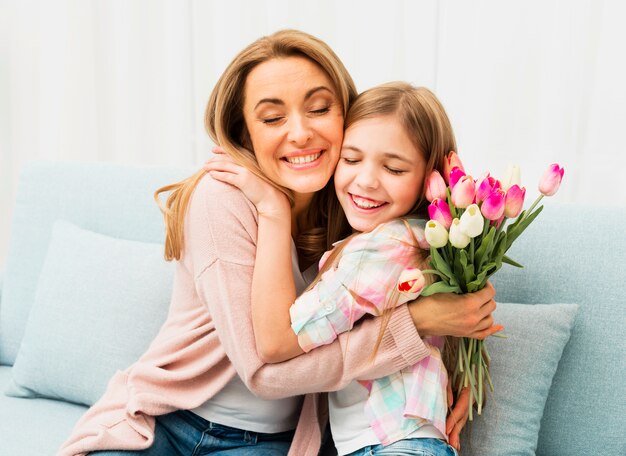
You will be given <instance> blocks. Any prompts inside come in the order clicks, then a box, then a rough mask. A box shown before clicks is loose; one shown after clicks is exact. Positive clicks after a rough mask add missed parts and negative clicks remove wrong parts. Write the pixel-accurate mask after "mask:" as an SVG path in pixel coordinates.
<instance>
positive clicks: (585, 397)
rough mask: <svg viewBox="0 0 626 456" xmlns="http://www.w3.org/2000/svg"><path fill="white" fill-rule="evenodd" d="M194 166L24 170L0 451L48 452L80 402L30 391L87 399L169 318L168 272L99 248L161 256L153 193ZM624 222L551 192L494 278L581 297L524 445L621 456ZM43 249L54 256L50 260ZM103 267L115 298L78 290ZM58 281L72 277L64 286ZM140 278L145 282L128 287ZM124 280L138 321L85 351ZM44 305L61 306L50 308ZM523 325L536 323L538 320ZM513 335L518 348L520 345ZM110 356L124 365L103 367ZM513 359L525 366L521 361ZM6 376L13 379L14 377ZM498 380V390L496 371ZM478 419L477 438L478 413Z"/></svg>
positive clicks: (7, 279) (524, 296)
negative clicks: (533, 435) (534, 430)
mask: <svg viewBox="0 0 626 456" xmlns="http://www.w3.org/2000/svg"><path fill="white" fill-rule="evenodd" d="M192 171H193V170H190V169H169V168H155V167H124V166H117V165H109V164H86V163H76V162H56V163H55V162H36V163H32V164H29V165H28V166H26V167H25V168H24V170H23V172H22V175H21V179H20V183H19V188H18V194H17V201H16V207H15V212H14V217H13V222H12V235H11V240H10V247H9V254H8V259H7V262H6V265H4V268H2V267H0V269H4V273H3V276H2V277H3V278H2V279H0V286H1V287H2V288H1V290H2V294H1V301H0V455H2V456H5V455H6V456H9V455H10V456H35V455H37V456H41V455H52V454H55V451H56V450H57V448H58V447H59V445H60V444H61V443H62V442H63V441H64V439H65V438H66V437H67V436H68V434H69V432H70V430H71V428H72V426H73V425H74V423H75V422H76V421H77V419H78V418H79V417H80V416H81V415H82V414H83V413H84V411H85V410H86V407H85V405H81V404H76V403H71V402H68V401H67V400H53V399H46V398H41V397H32V396H41V395H42V394H43V395H46V396H48V397H55V398H57V399H59V398H65V399H67V398H68V397H69V398H70V399H72V400H74V401H76V402H84V403H92V402H93V401H94V400H95V398H97V397H98V395H99V394H100V393H101V392H102V390H103V389H104V387H105V385H106V381H107V379H108V377H109V376H110V375H111V374H112V372H113V371H114V370H115V369H120V368H124V367H125V366H126V365H127V364H128V362H130V360H132V359H134V358H135V357H136V356H137V354H138V353H141V352H142V351H143V350H144V349H145V348H146V346H147V343H148V342H149V341H150V339H151V338H152V337H153V335H154V333H155V332H156V331H157V330H158V327H159V325H160V323H161V322H162V321H163V319H164V318H165V312H166V310H167V302H168V299H169V295H168V294H167V293H168V292H169V291H168V290H169V287H170V286H171V278H172V277H171V268H170V269H168V266H167V265H166V266H164V265H162V264H159V265H158V268H161V269H159V270H158V271H157V272H155V273H154V274H160V276H159V278H158V279H155V283H152V284H150V283H149V282H150V278H149V277H148V278H146V277H139V278H135V276H134V275H133V274H135V273H136V270H137V269H141V268H142V267H138V266H137V265H138V264H139V265H141V264H142V263H141V262H140V261H141V259H138V258H130V257H128V258H126V259H125V260H124V261H119V262H118V263H121V264H110V263H106V261H107V260H105V257H106V258H109V256H110V258H118V257H116V256H115V255H122V256H123V255H135V256H138V255H139V253H133V252H146V253H145V255H154V252H155V251H157V252H159V251H160V246H159V245H158V244H160V243H162V241H163V221H162V217H161V214H160V212H159V211H158V209H157V207H156V205H155V203H154V201H153V199H152V193H153V191H154V190H155V189H156V188H158V187H160V186H162V185H165V184H167V183H171V182H174V181H177V180H179V179H181V178H183V177H186V176H187V175H189V174H190V173H191V172H192ZM529 193H532V192H531V190H529ZM58 220H65V221H67V222H69V223H70V224H71V225H70V224H65V223H64V222H58ZM625 226H626V209H625V208H618V209H615V208H595V207H588V206H587V207H580V206H575V205H563V204H561V205H559V204H552V202H551V201H546V208H545V210H544V213H543V214H542V215H541V216H540V218H539V219H538V220H537V222H536V223H535V224H534V225H533V226H531V227H530V228H529V229H528V230H527V232H526V233H525V234H524V235H523V236H522V237H521V238H520V239H519V240H518V242H517V243H516V245H515V246H514V247H513V249H512V250H511V252H510V256H511V257H513V258H514V259H515V260H517V261H518V262H520V263H522V264H524V265H525V269H524V270H517V269H515V268H512V267H509V266H505V267H503V269H502V270H501V271H500V272H499V273H498V274H497V276H496V277H495V279H494V280H493V283H494V285H495V286H496V289H497V291H498V294H497V297H496V300H497V301H498V302H499V303H505V302H512V303H513V302H514V303H522V304H538V303H546V304H555V303H574V304H578V305H579V306H580V307H579V310H578V313H577V315H575V318H574V317H572V318H573V319H572V325H573V328H572V329H571V338H570V337H569V328H568V329H567V331H568V334H567V337H566V338H565V339H563V344H562V345H561V346H560V348H559V349H558V350H557V351H556V352H555V353H556V355H557V357H556V358H555V360H554V361H553V369H556V374H555V375H554V378H553V379H552V374H553V373H554V372H553V371H552V372H549V373H548V375H547V377H546V378H545V379H544V380H546V379H547V381H548V384H547V385H548V389H549V394H548V395H547V401H545V397H544V398H543V401H542V402H541V403H540V407H541V409H540V413H541V412H543V416H542V418H541V428H540V431H539V438H538V443H537V441H536V440H535V441H528V442H527V443H528V445H529V447H532V448H534V446H535V445H536V446H537V451H536V452H537V454H538V455H543V456H559V455H563V456H573V455H581V456H582V455H607V456H612V455H614V456H618V455H621V456H623V455H625V454H626V439H625V437H624V435H625V433H624V428H625V427H626V426H625V425H626V421H625V418H624V417H625V416H626V345H625V340H626V337H625V336H626V334H625V331H624V324H625V323H626V273H624V269H623V265H622V263H623V262H624V261H625V260H626V229H625V228H624V227H625ZM73 230H74V231H73ZM53 233H54V235H53ZM68 233H69V234H68ZM94 233H97V234H94ZM102 235H103V236H102ZM64 236H65V237H64ZM90 236H91V237H90ZM120 239H121V240H124V241H119V240H120ZM53 240H54V242H53ZM90 240H93V242H94V243H95V244H98V245H99V246H100V247H101V248H102V249H103V250H101V252H102V253H101V254H93V253H90V251H86V247H85V246H86V245H87V246H88V245H89V242H92V241H90ZM127 241H128V243H126V242H127ZM64 242H65V243H64ZM68 242H69V243H68ZM84 242H86V243H87V244H84ZM73 246H74V247H73ZM107 246H109V247H107ZM116 246H121V247H120V248H119V249H118V248H117V247H116ZM55 249H60V250H59V252H60V253H59V252H57V253H54V252H55ZM142 249H144V250H142ZM74 250H76V251H74ZM129 252H130V253H129ZM52 255H57V256H59V258H51V256H52ZM142 255H143V254H142ZM158 255H160V253H158ZM92 256H96V258H92ZM68 257H69V258H76V260H72V261H76V262H78V263H80V264H72V263H70V264H69V267H70V269H69V270H72V271H74V272H72V277H70V278H68V277H66V276H65V275H67V273H65V275H63V274H64V272H63V271H64V270H67V269H64V268H68V264H67V261H68V260H67V258H68ZM90 258H92V260H93V270H94V271H98V272H97V273H94V274H90V272H91V267H89V266H88V265H87V266H86V265H85V263H84V262H85V261H87V262H88V261H89V259H90ZM150 258H152V257H150ZM137 261H139V263H137ZM160 261H161V260H154V263H159V262H160ZM102 262H105V263H102ZM71 267H74V268H75V269H71ZM150 267H151V266H150V265H147V266H146V268H147V269H149V268H150ZM155 267H156V266H155ZM102 271H111V276H112V277H115V278H116V279H115V280H121V281H123V280H125V279H126V278H127V277H132V279H129V280H131V282H130V285H124V286H120V287H121V288H123V289H122V290H121V291H122V293H120V294H112V293H116V292H117V291H116V290H114V288H116V286H111V285H107V286H106V287H103V289H101V290H100V289H93V288H94V285H85V286H82V284H85V283H87V282H88V283H89V284H91V283H105V284H106V283H107V282H106V281H107V280H109V277H108V274H106V273H104V274H103V272H102ZM118 278H119V279H118ZM72 280H79V281H80V283H75V282H72ZM92 280H93V281H94V282H91V281H92ZM65 281H67V284H70V285H67V284H65V285H63V283H65ZM103 281H104V282H103ZM141 281H144V282H147V283H143V284H138V283H137V282H141ZM157 282H158V283H157ZM63 286H65V287H66V288H63ZM68 286H69V288H67V287H68ZM125 287H129V288H128V290H129V291H128V293H126V294H132V295H133V296H132V299H134V300H135V301H133V302H134V303H143V304H142V305H137V306H135V305H133V306H128V307H127V312H128V314H129V316H131V317H132V318H133V319H135V321H132V322H130V323H129V322H124V320H123V319H122V320H120V321H119V322H118V321H116V322H115V323H114V326H112V327H113V329H115V328H117V329H118V332H117V333H116V334H117V335H119V337H120V341H116V343H117V345H115V344H114V343H110V344H109V343H107V344H101V343H100V345H96V346H89V345H88V344H89V343H91V342H92V341H93V340H94V339H97V338H98V337H102V335H98V334H100V333H99V332H98V331H100V330H101V325H104V324H105V323H106V322H105V320H107V319H108V318H109V317H112V316H115V317H116V318H117V317H119V316H120V315H121V316H122V317H123V316H124V315H125V313H126V310H124V308H122V309H121V310H120V308H119V307H115V306H119V305H120V304H119V302H120V300H121V301H123V300H124V299H125V298H124V294H125V292H126V291H127V290H126V288H125ZM159 287H160V288H159ZM50 290H52V291H50ZM155 290H156V292H155ZM55 293H56V295H55ZM89 293H92V294H93V296H94V299H100V301H98V303H97V305H95V306H94V307H93V312H97V317H96V318H95V319H94V320H89V318H90V316H91V313H92V310H91V307H90V306H91V305H92V304H91V303H90V302H88V301H89V296H91V295H90V294H89ZM142 293H145V295H144V294H142ZM151 293H152V294H151ZM155 293H158V295H157V294H155ZM75 294H76V296H78V297H80V299H82V301H81V302H79V303H71V302H70V301H71V300H72V299H76V296H74V295H75ZM162 294H165V296H162V297H161V298H159V299H156V298H154V297H153V296H159V295H162ZM51 295H54V296H51ZM142 296H145V299H144V298H143V297H142ZM65 298H67V299H65ZM51 302H52V303H55V304H54V305H55V306H56V305H58V306H59V307H58V308H56V307H55V308H52V309H51V308H50V305H51V304H50V303H51ZM107 303H110V305H111V308H110V309H108V308H107V306H108V304H107ZM46 306H48V307H46ZM72 306H74V307H72ZM503 307H505V306H504V305H503ZM31 308H32V310H33V312H30V310H31ZM524 308H526V307H524ZM536 308H537V309H539V307H536ZM72 309H74V310H72ZM138 309H139V310H138ZM145 309H148V310H147V311H146V310H145ZM528 309H530V308H528ZM499 311H500V309H499ZM136 312H143V313H140V314H137V313H136ZM137 315H139V316H137ZM503 315H504V314H503ZM529 315H532V314H529ZM548 315H551V314H548ZM571 315H574V314H570V316H571ZM529 318H530V319H532V318H533V317H529ZM137 319H141V321H140V322H137V321H136V320H137ZM548 320H549V319H548ZM544 323H546V324H548V325H549V324H550V323H551V322H550V321H547V322H544ZM526 324H528V325H529V326H531V327H536V326H537V325H535V324H534V323H533V321H527V322H526ZM63 325H66V327H63ZM115 325H117V326H115ZM124 325H127V326H124ZM128 325H130V326H128ZM133 325H134V326H133ZM537 327H540V326H537ZM531 329H532V328H531ZM110 330H111V328H110V327H107V328H105V329H102V331H104V332H103V333H102V334H106V331H110ZM54 331H57V332H56V333H55V332H54ZM59 331H61V332H59ZM142 331H143V332H142ZM529 331H530V330H529ZM542 331H543V330H542ZM48 332H50V334H52V336H50V338H48V339H46V334H47V333H48ZM125 333H130V334H132V336H130V339H123V337H125V336H123V335H124V334H125ZM54 334H57V335H59V334H60V335H61V336H63V337H65V336H67V337H71V338H73V339H68V340H72V341H73V342H70V343H67V346H66V347H64V346H59V345H58V344H59V340H65V339H63V337H61V338H60V339H59V337H57V336H54ZM135 336H136V337H135ZM133 337H135V338H134V339H133ZM568 338H569V341H567V339H568ZM26 339H28V341H27V340H26ZM116 339H117V337H116ZM518 341H519V343H520V346H522V345H521V342H522V341H521V340H518ZM22 342H24V343H23V344H22ZM531 342H533V343H534V344H535V345H531V347H536V349H537V350H538V351H540V349H542V348H543V347H544V346H545V345H549V342H550V341H542V340H541V337H539V338H536V337H535V340H533V341H531ZM517 343H518V342H516V341H515V340H513V338H512V337H509V339H497V340H494V341H493V343H492V345H491V346H490V347H492V348H491V350H492V352H494V355H495V354H496V353H497V352H498V350H499V349H498V344H509V345H508V348H509V349H511V348H512V347H515V346H516V344H517ZM112 345H115V347H111V346H112ZM563 345H564V347H565V348H564V350H563V352H562V356H561V350H562V349H563ZM37 350H41V351H42V353H43V352H45V353H43V354H42V353H38V352H37ZM526 351H534V349H532V348H531V349H527V350H526ZM18 353H19V356H18ZM529 356H530V358H529ZM494 357H495V356H494ZM520 357H525V358H526V359H527V361H528V359H530V362H529V364H528V366H531V367H532V368H533V369H534V368H535V365H536V364H540V363H541V362H542V360H540V359H538V360H536V363H535V360H534V359H533V358H532V353H531V354H530V355H529V354H528V353H525V354H520ZM559 358H560V361H558V360H559ZM109 359H112V360H114V363H113V364H115V363H118V364H121V365H113V364H107V362H108V360H109ZM557 361H558V368H557V365H556V362H557ZM18 363H19V364H21V365H18ZM91 363H93V365H92V364H91ZM494 363H495V360H494ZM105 364H106V366H105V367H103V366H104V365H105ZM515 365H516V366H519V367H520V368H523V366H525V364H524V363H523V362H521V361H520V362H519V363H517V362H515ZM86 366H87V367H88V368H89V370H87V371H86V370H85V367H86ZM539 367H541V366H539ZM544 367H545V366H544ZM40 368H41V369H40ZM40 370H42V371H43V374H41V373H40ZM18 371H19V372H18ZM91 371H97V375H95V376H93V377H92V376H91ZM548 371H549V369H548ZM14 374H15V376H16V377H17V378H18V380H19V381H18V382H17V383H18V384H20V385H16V382H15V381H14V380H13V378H12V377H13V375H14ZM533 375H534V374H533V371H520V372H519V381H520V382H526V383H528V384H530V385H531V387H532V385H534V383H533V382H534V379H533ZM63 379H66V380H63ZM494 381H496V389H498V388H499V386H498V384H497V379H494ZM50 383H52V384H50ZM550 385H551V386H550ZM500 386H502V385H500ZM513 386H514V385H513ZM5 390H8V391H9V393H10V394H12V395H13V396H16V395H17V396H31V397H28V398H27V397H11V396H7V395H4V394H3V392H4V391H5ZM547 392H548V390H546V394H547ZM522 399H525V398H522ZM498 402H499V401H498V400H491V401H489V400H488V404H487V408H488V409H489V407H492V409H493V410H497V409H498V406H499V403H498ZM501 402H502V403H504V401H501ZM544 402H545V410H543V403H544ZM509 413H511V411H510V410H509V411H507V410H504V409H501V410H500V412H499V415H498V416H497V421H498V422H502V423H504V422H505V421H506V419H507V416H505V414H509ZM476 426H477V427H476V428H475V431H476V433H479V432H480V427H479V424H478V422H477V424H476ZM474 437H480V436H479V435H478V436H476V435H475V436H474ZM524 438H526V439H527V440H528V438H527V437H524ZM530 440H532V439H530ZM470 446H472V447H474V448H473V451H474V453H476V454H480V450H477V449H478V448H480V445H479V444H471V445H470ZM499 446H500V449H499V450H497V451H496V450H493V451H491V450H490V452H491V453H492V454H527V452H524V451H522V450H521V449H520V450H519V451H518V450H516V449H515V448H511V447H510V442H509V443H507V442H501V444H500V445H499ZM484 451H487V450H484ZM483 454H487V456H488V453H483Z"/></svg>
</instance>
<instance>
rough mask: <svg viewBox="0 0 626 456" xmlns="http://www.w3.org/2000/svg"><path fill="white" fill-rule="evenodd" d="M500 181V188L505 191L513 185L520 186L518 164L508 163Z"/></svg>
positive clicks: (520, 179)
mask: <svg viewBox="0 0 626 456" xmlns="http://www.w3.org/2000/svg"><path fill="white" fill-rule="evenodd" d="M500 183H501V184H502V189H503V190H504V191H507V190H508V189H509V188H511V187H512V186H513V185H517V186H519V187H521V186H522V178H521V171H520V168H519V166H517V165H510V166H509V167H508V168H507V169H506V172H505V173H504V177H503V178H502V180H501V181H500Z"/></svg>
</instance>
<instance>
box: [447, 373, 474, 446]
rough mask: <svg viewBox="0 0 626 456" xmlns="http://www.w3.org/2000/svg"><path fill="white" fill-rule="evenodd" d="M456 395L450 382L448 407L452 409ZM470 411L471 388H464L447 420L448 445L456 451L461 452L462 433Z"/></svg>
mask: <svg viewBox="0 0 626 456" xmlns="http://www.w3.org/2000/svg"><path fill="white" fill-rule="evenodd" d="M453 401H454V395H453V394H452V387H451V386H450V382H448V407H452V404H453ZM468 409H469V387H467V388H463V390H461V394H460V395H459V397H458V398H457V401H456V403H455V404H454V407H452V409H451V410H450V414H449V415H448V418H447V419H446V434H448V443H450V445H451V446H453V447H454V448H455V449H456V451H461V439H460V436H461V431H462V430H463V427H464V426H465V423H466V422H467V416H468V415H467V411H468Z"/></svg>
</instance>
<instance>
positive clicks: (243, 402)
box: [191, 242, 317, 433]
mask: <svg viewBox="0 0 626 456" xmlns="http://www.w3.org/2000/svg"><path fill="white" fill-rule="evenodd" d="M291 266H292V270H293V276H294V281H295V284H296V293H297V294H298V295H299V294H301V293H302V292H303V291H304V289H305V288H306V287H307V286H308V284H309V283H311V281H312V280H313V278H315V275H316V274H317V265H316V264H315V265H313V266H311V267H310V268H309V269H307V270H306V271H304V272H300V268H299V266H298V255H297V253H296V248H295V245H294V244H293V242H292V246H291ZM301 406H302V396H295V397H288V398H285V399H278V400H265V399H261V398H260V397H257V396H255V395H254V394H252V393H251V392H250V390H249V389H248V388H247V387H246V385H245V384H244V383H243V381H242V380H241V379H240V378H239V376H238V375H236V376H235V377H234V378H233V379H232V380H231V381H230V382H229V383H228V384H226V386H225V387H224V388H223V389H222V390H221V391H220V392H219V393H217V394H216V395H215V396H213V397H212V398H211V399H210V400H209V401H207V402H205V403H204V404H202V405H201V406H199V407H197V408H195V409H193V410H191V411H192V412H193V413H195V414H197V415H200V416H201V417H203V418H204V419H206V420H209V421H212V422H214V423H219V424H222V425H225V426H230V427H234V428H238V429H245V430H247V431H253V432H264V433H277V432H284V431H289V430H291V429H295V427H296V424H297V423H298V418H299V416H300V407H301Z"/></svg>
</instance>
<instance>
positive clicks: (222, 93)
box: [155, 30, 356, 263]
mask: <svg viewBox="0 0 626 456" xmlns="http://www.w3.org/2000/svg"><path fill="white" fill-rule="evenodd" d="M293 56H299V57H305V58H307V59H309V60H311V61H312V62H313V63H315V64H317V65H319V67H320V68H321V69H322V70H324V71H325V72H326V74H327V75H328V76H329V78H330V79H331V81H332V82H333V84H334V88H335V90H336V95H337V98H338V101H339V102H340V103H341V106H342V110H343V114H344V118H345V116H346V114H347V111H348V108H349V107H350V103H351V101H352V100H353V99H354V98H355V97H356V87H355V85H354V82H353V81H352V78H351V77H350V74H349V73H348V71H347V70H346V68H345V67H344V65H343V63H342V62H341V60H339V57H337V55H336V54H335V53H334V52H333V51H332V49H331V48H330V47H329V46H328V45H327V44H326V43H324V42H323V41H321V40H319V39H317V38H315V37H314V36H312V35H309V34H307V33H304V32H301V31H298V30H281V31H278V32H276V33H273V34H272V35H269V36H265V37H262V38H259V39H258V40H256V41H255V42H253V43H252V44H250V45H249V46H247V47H246V48H245V49H244V50H242V51H241V52H240V53H239V54H238V55H237V56H236V57H235V58H234V59H233V61H232V62H231V63H230V64H229V65H228V67H227V68H226V70H225V71H224V73H223V74H222V76H221V77H220V79H219V80H218V82H217V84H216V86H215V88H214V89H213V92H212V93H211V96H210V98H209V101H208V103H207V107H206V111H205V116H204V124H205V127H206V129H207V131H208V133H209V136H210V137H211V139H212V140H213V141H214V142H215V144H218V145H219V146H221V147H222V148H223V149H224V151H225V152H226V154H228V155H229V156H230V157H232V158H233V159H234V160H235V161H236V162H237V163H239V164H240V165H242V166H245V167H246V168H248V169H249V170H251V171H252V172H253V173H254V174H256V175H258V176H259V177H261V178H262V179H264V180H265V181H267V182H269V183H270V184H272V185H274V186H275V187H277V188H279V189H280V190H282V191H283V192H284V193H285V194H286V195H287V196H288V197H289V199H290V201H292V202H293V195H292V192H291V191H290V190H289V189H286V188H283V187H280V186H278V185H277V184H276V183H274V182H272V181H270V180H269V179H268V178H267V177H266V176H265V175H264V174H263V172H262V171H261V170H260V168H259V165H258V162H257V159H256V157H255V155H254V151H253V150H252V143H251V140H250V136H249V133H248V129H247V127H246V124H245V121H244V116H243V104H244V89H245V84H246V78H247V77H248V74H249V73H250V71H251V70H252V69H253V68H254V67H256V66H257V65H259V64H261V63H263V62H266V61H268V60H272V59H278V58H286V57H293ZM204 175H205V172H204V170H202V171H199V172H197V173H196V174H194V175H192V176H190V177H189V178H187V179H185V180H183V181H181V182H177V183H175V184H171V185H167V186H165V187H162V188H160V189H158V190H157V191H156V192H155V199H156V200H157V203H159V207H161V210H162V211H163V214H164V219H165V227H166V238H165V258H166V259H167V260H173V259H176V260H178V259H180V256H181V253H182V250H183V228H184V218H185V212H186V209H187V206H188V204H189V200H190V198H191V195H192V193H193V191H194V189H195V187H196V185H197V184H198V182H199V181H200V179H201V178H202V177H203V176H204ZM331 181H332V180H331ZM164 192H170V194H169V196H168V198H167V201H166V203H165V204H164V205H163V204H162V203H161V201H160V199H159V195H160V194H161V193H164ZM308 217H309V220H307V228H309V229H307V230H304V231H303V232H302V233H301V234H300V235H299V238H298V239H296V246H297V247H298V251H299V253H300V254H301V257H303V258H304V259H306V260H307V262H309V263H310V262H313V261H317V259H319V257H320V256H321V254H322V253H323V252H324V251H325V250H328V249H329V248H330V246H331V245H332V243H333V242H335V241H336V240H338V239H340V238H341V237H342V236H344V235H345V232H346V228H347V225H346V222H345V217H344V216H343V213H342V212H341V208H340V206H339V203H338V202H337V199H336V196H335V191H334V187H333V185H332V182H330V183H329V184H328V185H326V186H325V187H324V188H323V189H322V190H320V191H319V192H317V193H316V195H315V196H314V198H313V201H312V202H311V206H310V208H309V211H308Z"/></svg>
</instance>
